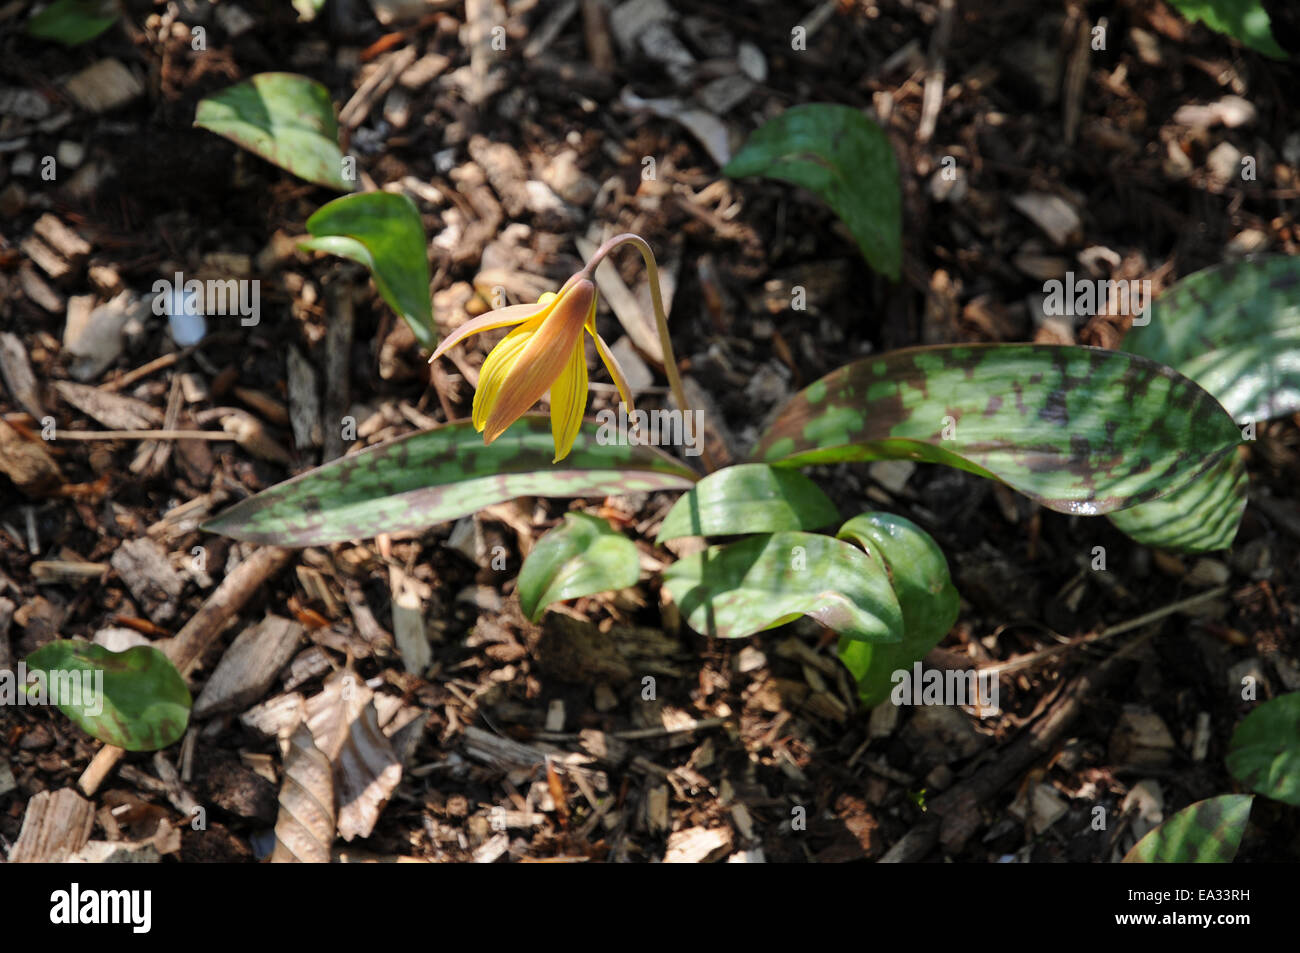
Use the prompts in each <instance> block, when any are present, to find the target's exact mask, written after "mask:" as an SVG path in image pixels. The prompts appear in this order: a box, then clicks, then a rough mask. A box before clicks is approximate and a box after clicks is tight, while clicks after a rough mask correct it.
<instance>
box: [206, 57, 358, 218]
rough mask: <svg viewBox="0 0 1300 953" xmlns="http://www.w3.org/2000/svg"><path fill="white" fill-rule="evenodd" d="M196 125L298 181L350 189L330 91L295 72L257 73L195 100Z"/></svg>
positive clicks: (346, 190)
mask: <svg viewBox="0 0 1300 953" xmlns="http://www.w3.org/2000/svg"><path fill="white" fill-rule="evenodd" d="M194 125H196V126H199V127H200V128H203V129H207V130H210V131H211V132H215V133H216V134H217V135H219V136H225V137H226V138H227V139H229V140H231V141H232V142H234V143H237V144H238V145H241V146H243V147H244V148H245V149H247V150H248V151H249V152H252V153H254V154H256V155H259V156H261V157H262V158H263V159H265V160H266V161H267V162H271V163H274V164H275V165H278V166H279V167H280V168H282V169H287V170H289V171H290V172H292V173H293V174H294V175H296V176H298V177H299V178H301V179H306V180H307V181H308V182H315V183H316V184H317V185H325V186H328V187H330V188H331V189H337V190H338V191H340V192H351V191H352V183H351V182H349V181H348V180H347V179H345V178H344V177H343V153H342V152H340V151H339V124H338V120H337V119H335V118H334V104H333V103H332V102H331V101H330V94H329V90H327V89H326V88H325V87H324V86H322V85H321V84H320V83H318V82H316V81H315V80H313V79H308V78H307V77H306V76H299V75H298V74H297V73H258V74H257V75H256V76H253V77H251V78H250V79H247V80H245V81H244V82H242V83H236V84H235V85H234V86H228V87H226V88H225V89H223V90H221V91H220V92H217V93H213V94H212V95H211V96H209V97H207V98H206V99H202V100H200V101H199V108H198V112H197V114H196V115H195V117H194Z"/></svg>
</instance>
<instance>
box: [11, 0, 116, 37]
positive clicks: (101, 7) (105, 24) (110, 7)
mask: <svg viewBox="0 0 1300 953" xmlns="http://www.w3.org/2000/svg"><path fill="white" fill-rule="evenodd" d="M121 15H122V11H121V10H120V9H119V7H118V5H117V3H116V2H115V0H54V2H53V3H51V4H50V5H49V6H48V7H45V8H44V9H43V10H41V12H40V13H38V14H36V16H34V17H32V18H31V19H30V20H28V21H27V33H28V34H29V35H30V36H34V37H36V38H38V39H41V40H55V41H56V42H59V43H62V44H63V45H64V46H77V45H78V44H81V43H86V42H88V41H90V40H93V39H94V38H95V37H97V36H99V35H100V34H101V33H103V32H104V31H105V30H107V29H108V28H109V27H111V26H112V25H113V24H114V23H116V22H117V20H118V17H120V16H121Z"/></svg>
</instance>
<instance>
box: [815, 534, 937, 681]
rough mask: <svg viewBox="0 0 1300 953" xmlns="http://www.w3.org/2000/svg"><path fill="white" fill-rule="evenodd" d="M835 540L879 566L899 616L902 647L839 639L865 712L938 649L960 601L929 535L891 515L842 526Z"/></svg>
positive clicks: (842, 653) (886, 643) (899, 644)
mask: <svg viewBox="0 0 1300 953" xmlns="http://www.w3.org/2000/svg"><path fill="white" fill-rule="evenodd" d="M837 536H838V538H840V539H844V540H850V541H852V542H855V543H857V544H858V545H859V546H862V547H863V548H864V549H865V550H866V551H867V553H868V554H870V556H871V558H872V559H873V560H875V561H876V562H879V563H883V564H884V566H885V568H886V569H887V570H888V573H889V578H890V581H891V583H892V584H893V587H894V593H895V595H897V596H898V604H899V607H900V608H901V610H902V613H903V640H902V641H901V642H863V641H860V640H857V639H848V638H843V637H841V638H840V645H839V655H840V661H842V662H843V663H844V665H845V666H846V667H847V668H848V670H849V672H851V673H852V675H853V678H854V680H855V681H856V682H857V685H858V698H859V700H860V701H861V702H862V704H863V706H864V707H871V706H872V705H878V704H880V703H881V702H883V701H884V700H885V699H887V698H888V697H889V693H890V690H891V689H892V688H893V681H892V676H893V673H894V672H895V671H898V670H900V669H906V670H910V669H911V667H912V664H913V663H914V662H917V661H920V660H921V658H923V657H924V656H925V653H926V652H928V651H930V649H932V648H934V647H935V646H936V645H938V644H939V642H940V640H942V639H943V637H944V636H945V635H947V634H948V630H949V629H951V628H952V625H953V623H954V622H956V621H957V610H958V605H959V603H960V599H959V598H958V596H957V590H956V589H955V588H953V584H952V577H951V576H950V575H949V574H948V561H947V560H946V559H944V556H943V551H942V550H941V549H940V548H939V544H938V543H936V542H935V541H934V539H933V538H931V536H930V534H929V533H927V532H926V531H925V530H923V529H921V527H919V526H917V525H916V524H915V523H913V522H912V521H911V520H909V519H906V518H904V517H902V516H896V515H894V514H892V513H863V514H862V515H861V516H855V517H854V518H853V519H851V520H849V521H848V522H847V523H845V524H844V525H843V526H841V527H840V531H839V533H838V534H837Z"/></svg>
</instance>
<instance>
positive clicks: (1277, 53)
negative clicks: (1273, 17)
mask: <svg viewBox="0 0 1300 953" xmlns="http://www.w3.org/2000/svg"><path fill="white" fill-rule="evenodd" d="M1169 3H1170V5H1171V6H1173V7H1174V8H1175V9H1177V10H1178V11H1179V12H1180V13H1181V14H1182V15H1183V16H1185V17H1187V19H1189V20H1191V21H1192V22H1193V23H1195V22H1197V21H1200V22H1202V23H1204V24H1205V25H1206V26H1208V27H1209V28H1210V29H1211V30H1214V31H1215V32H1216V33H1223V34H1226V35H1227V36H1230V37H1232V38H1233V39H1236V40H1238V41H1240V42H1241V43H1244V44H1245V45H1246V46H1249V47H1250V48H1251V49H1253V50H1257V51H1259V52H1260V53H1263V54H1264V55H1265V56H1271V57H1273V58H1274V59H1277V60H1284V59H1286V51H1285V50H1283V49H1282V47H1280V46H1278V44H1277V40H1275V39H1274V38H1273V31H1272V29H1271V23H1270V21H1269V18H1268V11H1267V10H1265V9H1264V5H1263V3H1261V2H1260V0H1169Z"/></svg>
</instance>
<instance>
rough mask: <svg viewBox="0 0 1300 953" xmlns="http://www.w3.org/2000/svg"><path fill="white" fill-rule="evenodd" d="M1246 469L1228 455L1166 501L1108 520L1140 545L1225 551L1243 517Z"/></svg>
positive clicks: (1234, 455)
mask: <svg viewBox="0 0 1300 953" xmlns="http://www.w3.org/2000/svg"><path fill="white" fill-rule="evenodd" d="M1246 484H1247V479H1246V467H1245V465H1244V464H1243V463H1242V462H1241V457H1240V456H1238V455H1237V453H1236V452H1233V453H1230V454H1228V455H1227V456H1226V457H1224V458H1223V459H1221V460H1220V461H1219V462H1218V463H1216V464H1215V465H1214V466H1213V467H1211V468H1210V469H1209V470H1207V471H1206V472H1205V473H1203V474H1202V475H1201V476H1199V477H1197V478H1196V479H1195V480H1193V481H1192V482H1191V483H1188V484H1186V485H1185V486H1183V487H1181V488H1180V489H1177V490H1174V492H1172V493H1170V494H1169V495H1168V496H1162V497H1160V499H1158V500H1152V501H1151V502H1149V503H1140V504H1138V505H1137V506H1134V507H1131V508H1129V509H1127V510H1120V511H1119V512H1117V513H1107V514H1106V517H1107V519H1109V520H1110V521H1111V522H1112V523H1114V524H1115V526H1116V527H1117V528H1118V529H1119V530H1120V531H1121V532H1123V533H1125V534H1126V535H1128V536H1129V537H1131V538H1132V539H1135V540H1137V541H1138V542H1139V543H1141V544H1143V545H1144V546H1156V547H1159V548H1161V549H1171V550H1181V551H1183V552H1189V553H1207V552H1211V551H1213V550H1218V549H1228V548H1229V547H1230V546H1231V545H1232V541H1233V539H1234V538H1235V537H1236V535H1237V527H1238V526H1239V525H1240V524H1241V516H1242V514H1243V513H1244V512H1246Z"/></svg>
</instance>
